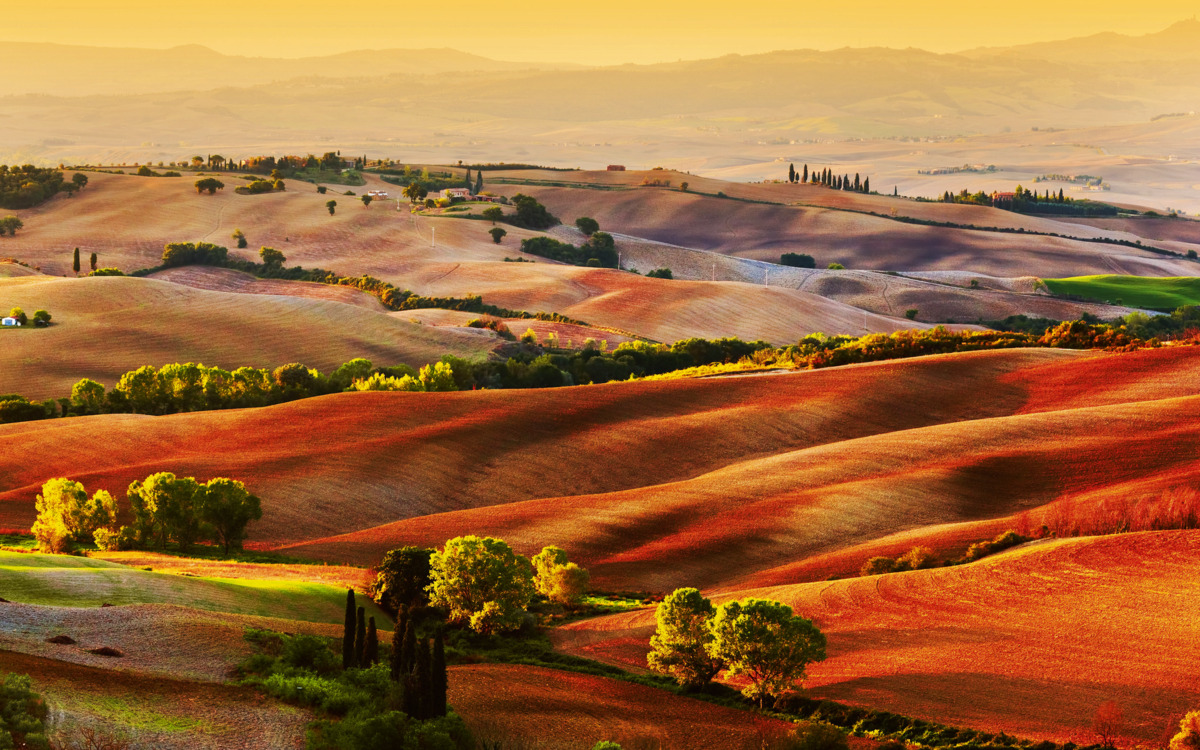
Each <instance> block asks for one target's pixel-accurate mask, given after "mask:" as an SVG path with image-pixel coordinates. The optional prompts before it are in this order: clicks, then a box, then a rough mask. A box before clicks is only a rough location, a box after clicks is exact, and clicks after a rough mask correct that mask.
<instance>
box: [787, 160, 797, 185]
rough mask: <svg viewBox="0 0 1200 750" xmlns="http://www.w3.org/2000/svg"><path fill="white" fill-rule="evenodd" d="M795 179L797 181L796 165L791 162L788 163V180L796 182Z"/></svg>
mask: <svg viewBox="0 0 1200 750" xmlns="http://www.w3.org/2000/svg"><path fill="white" fill-rule="evenodd" d="M795 181H796V165H795V164H789V165H788V182H795Z"/></svg>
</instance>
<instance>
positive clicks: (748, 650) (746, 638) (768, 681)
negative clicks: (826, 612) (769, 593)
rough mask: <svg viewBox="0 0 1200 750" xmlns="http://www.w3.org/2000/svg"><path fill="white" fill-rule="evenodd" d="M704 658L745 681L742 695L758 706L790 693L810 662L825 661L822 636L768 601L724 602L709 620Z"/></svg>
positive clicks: (787, 609)
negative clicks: (709, 631) (706, 653)
mask: <svg viewBox="0 0 1200 750" xmlns="http://www.w3.org/2000/svg"><path fill="white" fill-rule="evenodd" d="M710 630H711V631H712V637H713V639H712V642H710V643H709V644H708V653H709V655H710V656H711V657H712V658H713V659H717V660H719V661H721V662H722V663H724V664H725V669H726V674H727V675H728V676H730V677H745V678H746V679H748V680H749V683H750V684H749V685H747V686H746V688H745V689H744V690H743V691H742V694H743V695H745V696H746V697H748V698H751V699H753V700H757V701H758V705H759V708H762V707H763V705H764V703H765V701H766V698H768V697H770V696H778V695H779V694H780V693H782V692H784V691H786V690H790V689H791V688H792V687H793V686H794V685H795V684H796V683H797V682H799V681H801V680H803V679H804V674H805V670H806V669H807V668H808V665H809V664H810V663H812V662H818V661H824V659H825V635H824V634H823V633H821V631H820V630H818V629H817V626H816V625H814V624H813V623H812V621H811V620H807V619H805V618H803V617H798V616H796V615H794V614H793V613H792V608H791V607H789V606H787V605H786V604H783V603H781V602H776V601H771V600H769V599H754V598H750V599H743V600H741V601H735V602H726V603H725V604H723V605H721V607H720V608H719V609H718V610H717V611H716V614H715V615H713V619H712V622H711V624H710Z"/></svg>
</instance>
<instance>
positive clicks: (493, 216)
mask: <svg viewBox="0 0 1200 750" xmlns="http://www.w3.org/2000/svg"><path fill="white" fill-rule="evenodd" d="M481 216H483V218H485V219H487V220H488V221H490V222H492V223H493V224H495V223H496V222H497V221H500V220H501V219H503V218H504V209H503V208H500V207H499V206H488V207H487V208H485V209H483V213H482V214H481Z"/></svg>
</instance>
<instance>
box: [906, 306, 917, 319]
mask: <svg viewBox="0 0 1200 750" xmlns="http://www.w3.org/2000/svg"><path fill="white" fill-rule="evenodd" d="M904 317H906V318H908V319H909V320H916V319H917V308H915V307H910V308H909V309H907V310H905V311H904Z"/></svg>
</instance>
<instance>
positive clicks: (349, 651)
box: [342, 589, 357, 669]
mask: <svg viewBox="0 0 1200 750" xmlns="http://www.w3.org/2000/svg"><path fill="white" fill-rule="evenodd" d="M355 613H356V609H355V607H354V589H346V624H345V628H344V629H343V630H342V669H350V668H351V667H353V666H355V664H354V626H355V624H356V622H357V621H356V614H355Z"/></svg>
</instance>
